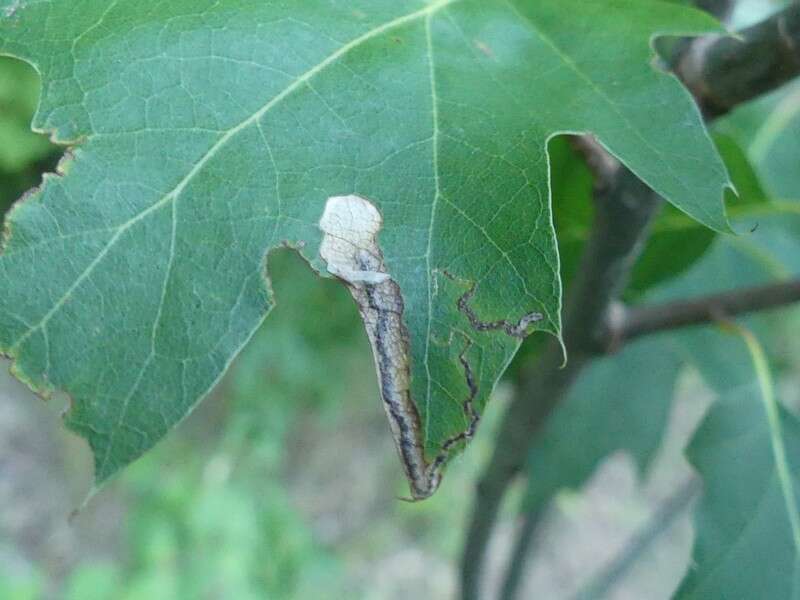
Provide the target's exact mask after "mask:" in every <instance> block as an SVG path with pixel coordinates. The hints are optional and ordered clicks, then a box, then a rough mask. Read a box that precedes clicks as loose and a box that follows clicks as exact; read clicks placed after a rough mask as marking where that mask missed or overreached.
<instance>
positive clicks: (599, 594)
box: [576, 477, 701, 600]
mask: <svg viewBox="0 0 800 600" xmlns="http://www.w3.org/2000/svg"><path fill="white" fill-rule="evenodd" d="M700 488H701V486H700V481H699V480H698V479H697V478H696V477H691V478H689V479H687V480H686V481H685V482H683V483H682V484H681V485H680V487H678V489H677V490H676V491H675V492H674V493H673V494H672V495H671V496H669V497H668V498H667V499H666V500H665V501H664V502H663V503H662V504H661V505H660V506H659V507H658V508H657V509H656V511H655V513H653V515H652V517H651V518H650V519H648V521H647V523H645V525H644V527H642V528H641V529H640V530H639V531H637V532H635V533H634V534H633V536H632V537H631V539H630V540H629V541H628V543H627V544H625V547H624V548H623V549H622V551H621V552H620V553H619V554H618V555H617V556H616V557H615V558H614V559H613V560H612V561H611V563H610V564H609V565H608V566H606V567H605V568H604V569H603V570H602V571H601V572H600V573H599V574H598V575H596V576H595V577H593V578H592V580H591V581H590V582H589V584H588V585H587V586H586V587H585V588H584V589H583V591H581V592H580V593H578V595H577V596H576V600H593V599H599V598H607V597H608V594H609V592H611V591H612V590H613V589H614V587H615V586H616V585H617V584H618V583H619V582H620V581H622V579H623V578H624V577H625V575H627V574H628V573H629V572H630V570H631V568H633V566H634V565H635V564H636V562H637V561H638V560H639V559H640V558H641V556H642V554H644V553H645V552H646V551H647V549H648V548H650V547H651V546H652V545H653V543H655V542H656V541H657V540H658V538H659V537H661V536H662V535H663V534H664V533H665V532H667V531H669V529H670V528H671V527H672V525H673V524H674V523H675V521H676V520H677V519H678V518H679V517H680V516H681V515H683V514H684V513H685V512H686V511H687V510H688V509H689V507H690V506H691V505H692V503H693V502H694V500H695V498H697V496H698V494H699V493H700Z"/></svg>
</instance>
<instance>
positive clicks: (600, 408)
mask: <svg viewBox="0 0 800 600" xmlns="http://www.w3.org/2000/svg"><path fill="white" fill-rule="evenodd" d="M678 349H679V348H678V347H677V346H676V343H675V340H674V339H672V336H670V335H662V336H655V337H653V338H650V339H646V340H642V341H641V342H637V343H635V344H631V345H630V346H628V347H627V348H625V349H624V350H623V351H622V352H620V353H619V354H617V355H614V356H609V357H606V358H601V359H598V360H596V361H594V362H593V363H592V364H591V365H590V366H589V367H588V368H587V369H586V371H585V372H584V373H583V374H582V375H581V376H580V378H579V379H578V381H577V382H576V384H575V385H574V386H573V387H572V390H571V391H570V393H569V395H568V396H567V397H566V398H565V399H564V400H563V401H562V403H561V404H560V405H559V407H558V409H557V411H556V412H555V414H554V415H553V416H552V417H551V418H550V419H549V421H548V422H547V424H546V426H545V428H544V430H543V432H542V434H541V435H539V436H537V438H536V442H535V443H534V445H533V447H532V448H531V450H530V458H529V462H528V466H529V486H528V499H527V504H528V506H529V507H535V506H542V505H543V504H544V503H545V502H546V501H548V500H549V499H550V498H551V497H552V496H553V495H554V494H555V493H556V492H557V491H558V490H560V489H562V488H578V487H579V486H580V485H582V484H583V483H584V481H586V479H588V478H589V476H590V475H591V474H592V472H594V469H595V467H596V466H597V464H598V463H599V462H600V461H601V460H602V459H603V458H605V457H606V456H608V455H609V454H612V453H613V452H616V451H617V450H620V449H624V450H626V451H628V452H629V453H630V454H631V455H632V457H633V458H634V459H635V460H636V463H637V464H638V465H639V466H640V467H641V468H642V469H644V468H646V467H647V465H648V464H649V462H650V459H651V458H652V457H653V455H654V453H655V451H656V450H657V449H658V446H659V444H660V442H661V437H662V434H663V431H662V430H663V427H664V424H665V423H666V421H667V417H668V414H669V410H670V407H671V406H672V398H673V392H674V385H675V381H676V379H677V377H678V373H679V370H680V366H681V365H682V364H683V360H682V357H681V356H680V354H679V352H678V351H677V350H678Z"/></svg>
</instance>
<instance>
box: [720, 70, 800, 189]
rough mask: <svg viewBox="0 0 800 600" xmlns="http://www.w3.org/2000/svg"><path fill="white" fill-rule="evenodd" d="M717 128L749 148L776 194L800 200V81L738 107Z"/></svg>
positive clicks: (767, 184) (748, 150) (767, 185)
mask: <svg viewBox="0 0 800 600" xmlns="http://www.w3.org/2000/svg"><path fill="white" fill-rule="evenodd" d="M714 129H715V130H716V131H721V132H725V133H726V134H727V135H729V136H731V137H733V138H735V139H736V140H737V141H738V143H739V144H740V145H741V146H742V147H743V148H745V149H746V151H747V154H748V156H749V158H750V160H751V162H752V164H753V165H754V167H755V169H756V171H757V172H758V174H759V176H760V178H761V180H762V181H763V183H764V186H765V188H766V189H767V191H768V192H769V193H770V194H771V195H772V197H774V198H777V199H782V200H793V201H797V200H800V83H792V84H789V85H786V86H784V87H783V88H781V89H779V90H776V91H775V92H773V93H771V94H769V95H767V96H764V97H762V98H758V99H756V100H754V101H753V102H750V103H748V104H746V105H744V106H742V107H739V108H737V109H736V110H735V111H733V113H731V114H730V115H728V116H726V117H725V118H724V119H722V120H721V121H720V122H719V123H717V124H716V125H715V127H714Z"/></svg>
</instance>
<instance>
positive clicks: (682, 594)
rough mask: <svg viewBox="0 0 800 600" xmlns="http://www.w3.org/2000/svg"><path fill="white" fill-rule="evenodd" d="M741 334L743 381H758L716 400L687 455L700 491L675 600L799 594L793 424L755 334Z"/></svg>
mask: <svg viewBox="0 0 800 600" xmlns="http://www.w3.org/2000/svg"><path fill="white" fill-rule="evenodd" d="M743 335H744V336H745V339H746V340H747V345H748V346H749V348H750V355H751V358H752V361H751V362H752V364H751V365H747V366H748V367H749V370H750V372H749V376H750V378H751V379H755V380H757V381H758V383H757V384H756V383H752V384H750V385H746V386H742V387H740V388H738V389H735V390H733V391H731V392H730V393H729V394H727V395H723V396H722V397H721V398H720V399H719V400H718V401H717V403H716V404H715V405H714V407H713V408H712V409H711V412H710V413H709V415H708V416H707V417H706V419H705V421H704V422H703V424H702V425H701V427H700V428H699V430H698V431H697V433H696V434H695V436H694V439H693V440H692V443H691V446H690V448H689V450H688V453H687V454H688V456H689V459H690V460H691V462H692V464H693V465H694V466H695V468H696V469H697V471H698V472H699V473H700V475H701V476H702V478H703V483H704V493H703V499H702V501H701V503H700V505H699V507H698V509H697V513H696V518H695V523H696V527H697V535H696V541H695V546H694V552H693V560H692V566H691V568H690V570H689V573H688V575H687V577H686V579H685V580H684V582H683V584H682V586H681V589H680V590H679V592H678V594H677V598H680V599H697V600H700V599H705V598H797V597H798V593H800V591H799V590H798V587H797V583H798V579H799V578H800V568H799V565H800V563H798V558H800V513H799V512H798V511H800V506H798V503H797V492H796V489H797V487H798V484H800V464H798V463H799V461H800V422H798V420H797V418H796V417H795V416H793V415H791V414H790V413H789V412H788V411H786V410H785V409H784V408H782V407H781V406H780V405H779V404H778V402H777V400H776V398H775V396H774V390H773V384H772V380H771V375H770V373H769V367H768V365H767V362H766V356H765V355H764V352H763V350H762V349H761V348H760V346H759V345H758V343H757V342H756V341H755V337H754V336H752V334H750V333H749V332H746V331H744V332H743ZM742 346H743V345H742ZM745 364H746V363H745Z"/></svg>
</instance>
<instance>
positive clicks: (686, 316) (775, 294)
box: [610, 279, 800, 347]
mask: <svg viewBox="0 0 800 600" xmlns="http://www.w3.org/2000/svg"><path fill="white" fill-rule="evenodd" d="M796 302H800V279H794V280H792V281H785V282H781V283H775V284H771V285H763V286H758V287H752V288H745V289H740V290H733V291H730V292H723V293H721V294H711V295H708V296H702V297H700V298H695V299H693V300H679V301H676V302H667V303H665V304H660V305H655V306H641V307H634V308H630V309H627V310H626V311H625V313H623V317H622V319H620V322H619V325H618V327H617V328H616V329H614V328H613V327H612V329H611V331H610V339H611V345H612V346H613V347H616V346H618V345H619V343H622V342H628V341H630V340H633V339H635V338H637V337H640V336H643V335H648V334H651V333H656V332H659V331H664V330H669V329H678V328H680V327H687V326H690V325H702V324H704V323H710V322H713V321H718V320H719V319H720V318H721V317H723V318H724V317H734V316H736V315H741V314H746V313H752V312H758V311H763V310H767V309H771V308H778V307H781V306H786V305H789V304H794V303H796Z"/></svg>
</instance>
